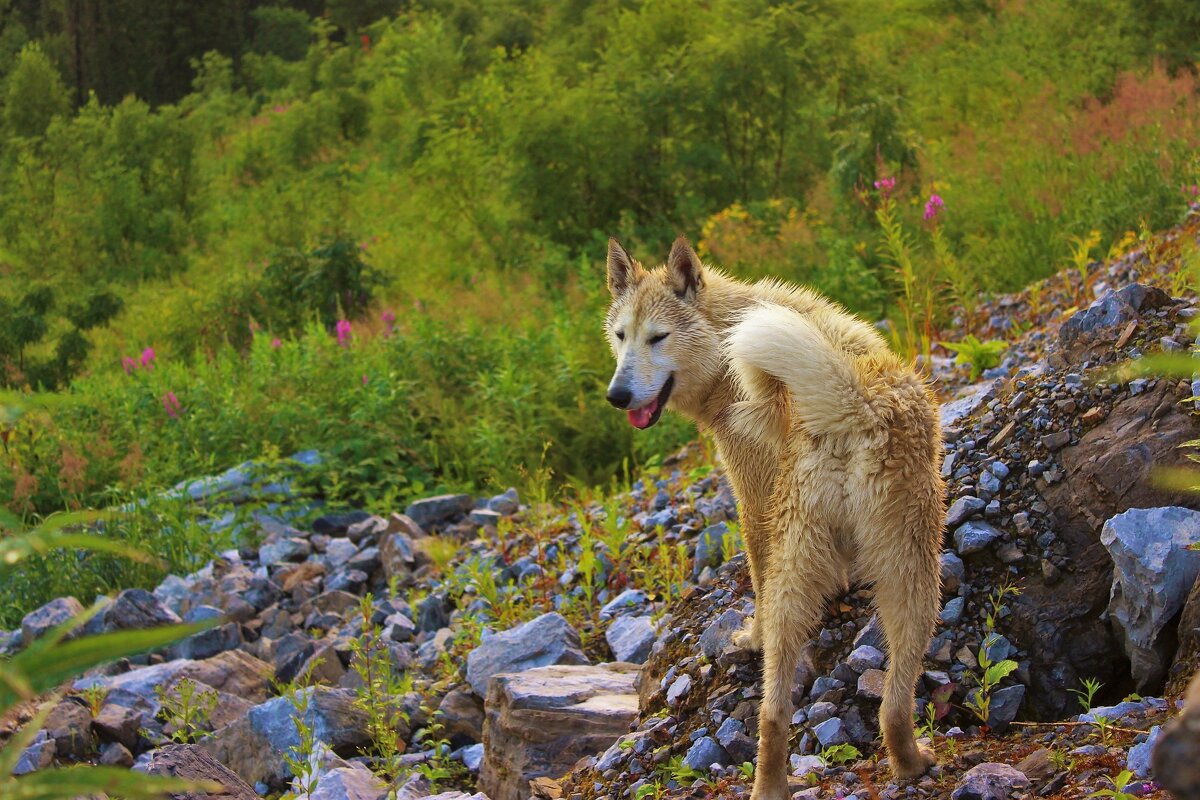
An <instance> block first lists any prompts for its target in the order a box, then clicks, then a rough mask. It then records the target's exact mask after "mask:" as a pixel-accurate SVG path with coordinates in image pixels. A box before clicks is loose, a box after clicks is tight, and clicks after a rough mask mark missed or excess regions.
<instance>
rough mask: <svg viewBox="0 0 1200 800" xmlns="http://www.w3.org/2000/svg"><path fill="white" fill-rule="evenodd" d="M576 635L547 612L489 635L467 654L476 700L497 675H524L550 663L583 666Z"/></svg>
mask: <svg viewBox="0 0 1200 800" xmlns="http://www.w3.org/2000/svg"><path fill="white" fill-rule="evenodd" d="M587 663H588V657H587V656H586V655H584V653H583V648H582V645H581V643H580V640H579V632H578V631H576V630H575V629H574V628H572V627H571V623H569V622H567V620H566V618H565V617H563V616H562V615H561V614H557V613H554V612H551V613H549V614H542V615H541V616H540V617H537V618H536V619H532V620H530V621H529V622H526V623H525V624H524V625H519V626H518V627H516V628H512V629H510V630H507V631H504V632H503V633H496V634H493V635H491V636H489V637H488V638H487V639H485V640H484V641H483V643H482V644H480V645H479V647H476V648H475V649H474V650H472V651H471V652H470V653H468V654H467V683H469V684H471V689H472V690H474V692H475V694H477V695H479V696H480V697H486V696H487V694H488V681H490V680H491V678H492V676H493V675H498V674H499V673H501V672H524V671H525V670H529V669H534V668H535V667H548V666H551V665H553V664H587Z"/></svg>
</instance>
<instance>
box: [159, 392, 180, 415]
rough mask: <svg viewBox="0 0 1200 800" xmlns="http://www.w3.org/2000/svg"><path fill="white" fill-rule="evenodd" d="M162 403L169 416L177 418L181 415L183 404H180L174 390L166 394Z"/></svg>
mask: <svg viewBox="0 0 1200 800" xmlns="http://www.w3.org/2000/svg"><path fill="white" fill-rule="evenodd" d="M162 404H163V409H164V410H166V412H167V416H168V417H171V418H176V417H178V416H179V412H180V411H183V406H182V405H180V404H179V398H178V397H176V396H175V393H174V392H167V393H166V394H164V395H163V399H162Z"/></svg>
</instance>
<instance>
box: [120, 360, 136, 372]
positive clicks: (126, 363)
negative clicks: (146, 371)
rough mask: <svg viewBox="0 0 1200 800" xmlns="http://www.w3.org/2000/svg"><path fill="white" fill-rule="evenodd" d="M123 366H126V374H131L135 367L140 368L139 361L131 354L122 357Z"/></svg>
mask: <svg viewBox="0 0 1200 800" xmlns="http://www.w3.org/2000/svg"><path fill="white" fill-rule="evenodd" d="M121 366H122V367H124V368H125V374H126V375H130V374H132V373H133V371H134V370H135V369H137V368H138V362H136V361H134V360H133V359H132V358H130V357H129V356H125V357H124V358H122V359H121Z"/></svg>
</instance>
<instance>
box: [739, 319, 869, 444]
mask: <svg viewBox="0 0 1200 800" xmlns="http://www.w3.org/2000/svg"><path fill="white" fill-rule="evenodd" d="M725 355H726V357H727V358H728V360H729V365H730V369H731V370H732V371H733V374H734V376H735V378H736V379H737V381H738V383H739V384H740V386H741V388H742V391H743V392H744V393H745V394H746V396H747V398H748V399H750V400H766V399H768V398H769V397H770V395H771V394H772V393H773V392H776V391H778V390H779V388H780V384H782V385H783V387H784V388H786V389H787V390H788V391H789V392H790V394H791V395H792V398H793V402H792V408H793V410H794V413H795V414H796V415H797V416H798V417H799V418H800V421H801V422H802V423H803V425H804V427H805V428H807V429H808V430H809V431H811V432H812V433H815V434H840V433H849V432H852V431H862V430H864V429H865V428H874V427H876V426H877V425H878V423H879V418H878V416H877V415H876V413H875V411H874V409H873V408H872V407H871V403H870V401H869V396H868V394H867V392H866V391H865V390H864V387H863V383H862V379H861V377H860V375H859V372H858V370H856V369H855V363H854V359H855V357H854V356H852V355H850V354H848V353H844V352H839V350H838V349H837V348H836V347H835V346H834V344H833V343H832V342H830V340H829V338H828V337H827V336H826V335H825V334H824V333H822V332H821V331H820V330H818V329H817V327H816V326H815V325H813V324H812V323H811V322H809V321H808V320H807V319H805V318H804V317H803V316H802V315H800V314H798V313H796V312H795V311H793V310H791V309H790V308H786V307H784V306H781V305H777V304H772V303H765V304H763V305H760V306H756V307H755V308H753V309H751V310H749V311H747V312H746V313H745V314H744V315H743V317H742V319H741V321H740V322H738V323H737V324H736V325H735V326H734V327H733V329H732V330H731V331H730V333H729V335H728V337H727V338H726V340H725Z"/></svg>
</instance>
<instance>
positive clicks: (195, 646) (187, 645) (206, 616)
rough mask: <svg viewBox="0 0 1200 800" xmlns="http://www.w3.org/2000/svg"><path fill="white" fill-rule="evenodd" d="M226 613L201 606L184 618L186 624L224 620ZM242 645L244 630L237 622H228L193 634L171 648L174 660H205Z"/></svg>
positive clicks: (193, 609)
mask: <svg viewBox="0 0 1200 800" xmlns="http://www.w3.org/2000/svg"><path fill="white" fill-rule="evenodd" d="M224 617H225V612H224V611H222V610H221V609H219V608H214V607H213V606H206V605H200V606H195V607H194V608H192V609H191V610H189V611H188V612H187V613H186V614H185V615H184V617H183V621H184V622H205V621H208V620H221V619H224ZM241 644H242V629H241V627H240V626H239V625H238V624H237V623H235V622H226V623H224V624H221V625H217V626H216V627H215V628H209V629H208V630H206V631H200V633H196V634H192V635H191V636H189V637H187V638H186V639H184V640H182V641H180V642H176V643H175V644H174V645H172V646H171V656H172V657H174V658H191V659H197V660H201V659H205V658H211V657H212V656H215V655H216V654H217V653H223V652H225V651H226V650H233V649H235V648H237V647H239V646H240V645H241Z"/></svg>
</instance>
